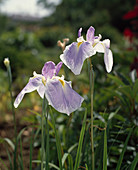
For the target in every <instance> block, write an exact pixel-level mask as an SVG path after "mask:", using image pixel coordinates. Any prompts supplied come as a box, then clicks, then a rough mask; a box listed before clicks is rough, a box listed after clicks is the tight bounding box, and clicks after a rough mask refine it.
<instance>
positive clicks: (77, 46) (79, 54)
mask: <svg viewBox="0 0 138 170" xmlns="http://www.w3.org/2000/svg"><path fill="white" fill-rule="evenodd" d="M94 54H95V52H94V49H93V47H92V45H91V44H90V43H89V42H82V43H76V42H74V43H72V44H71V45H69V46H66V48H65V50H64V52H63V54H62V55H60V59H61V60H62V61H63V63H64V64H65V65H66V66H67V67H68V68H69V69H71V71H72V72H73V73H74V74H75V75H78V74H80V72H81V69H82V66H83V62H84V60H85V59H86V58H88V57H90V56H92V55H94Z"/></svg>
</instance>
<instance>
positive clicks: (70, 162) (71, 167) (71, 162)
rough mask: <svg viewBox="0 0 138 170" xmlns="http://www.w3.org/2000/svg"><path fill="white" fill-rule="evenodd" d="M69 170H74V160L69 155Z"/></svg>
mask: <svg viewBox="0 0 138 170" xmlns="http://www.w3.org/2000/svg"><path fill="white" fill-rule="evenodd" d="M68 163H69V170H73V159H72V156H71V155H70V154H69V155H68Z"/></svg>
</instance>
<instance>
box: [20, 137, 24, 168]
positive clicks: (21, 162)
mask: <svg viewBox="0 0 138 170" xmlns="http://www.w3.org/2000/svg"><path fill="white" fill-rule="evenodd" d="M20 153H21V161H20V166H21V170H24V167H23V153H22V139H21V138H20Z"/></svg>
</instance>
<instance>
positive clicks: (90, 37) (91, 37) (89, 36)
mask: <svg viewBox="0 0 138 170" xmlns="http://www.w3.org/2000/svg"><path fill="white" fill-rule="evenodd" d="M94 32H95V29H94V28H93V27H92V26H91V27H90V28H89V29H88V30H87V34H86V41H88V42H91V43H92V44H93V42H94Z"/></svg>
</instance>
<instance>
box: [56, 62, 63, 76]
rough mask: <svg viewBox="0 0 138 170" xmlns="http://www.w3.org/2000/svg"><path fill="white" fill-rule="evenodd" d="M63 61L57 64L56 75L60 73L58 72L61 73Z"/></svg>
mask: <svg viewBox="0 0 138 170" xmlns="http://www.w3.org/2000/svg"><path fill="white" fill-rule="evenodd" d="M62 64H63V63H62V62H59V63H58V64H57V65H56V74H55V75H58V73H59V70H60V69H61V67H62Z"/></svg>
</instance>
